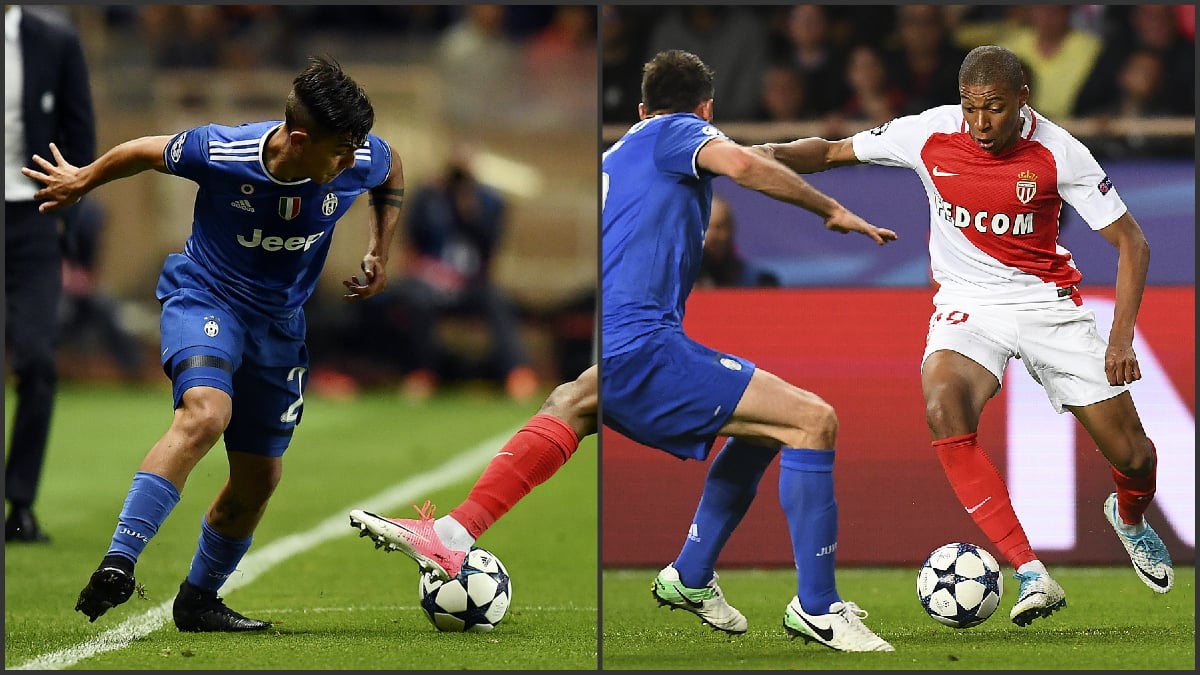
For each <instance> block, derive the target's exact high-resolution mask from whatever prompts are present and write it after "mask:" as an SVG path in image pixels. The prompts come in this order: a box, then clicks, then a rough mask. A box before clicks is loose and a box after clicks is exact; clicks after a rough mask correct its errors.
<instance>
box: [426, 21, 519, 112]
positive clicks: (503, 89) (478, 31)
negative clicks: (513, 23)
mask: <svg viewBox="0 0 1200 675" xmlns="http://www.w3.org/2000/svg"><path fill="white" fill-rule="evenodd" d="M506 10H507V7H505V6H504V5H468V6H467V7H465V8H464V12H465V13H464V14H463V16H462V18H460V19H459V20H458V21H457V22H455V23H454V24H452V25H451V26H450V27H448V28H447V29H446V30H445V31H444V32H443V33H442V35H441V37H440V39H439V40H438V43H437V46H436V47H435V50H434V60H435V65H436V67H437V69H438V71H439V75H440V76H441V78H442V81H443V82H452V83H454V86H452V87H445V88H443V89H442V91H441V96H442V103H443V107H444V111H445V115H446V118H447V119H448V120H450V121H452V122H456V123H468V124H469V123H476V122H480V121H482V120H484V119H491V120H493V122H496V123H503V122H508V121H511V120H514V119H516V118H517V117H518V116H519V115H520V114H522V111H523V108H524V106H523V105H522V102H523V99H524V89H523V87H522V86H520V83H521V78H520V77H519V75H520V72H521V53H520V46H519V45H518V43H517V42H516V41H515V40H514V39H513V38H512V37H511V36H509V34H508V33H507V32H506V31H505V27H504V18H505V13H506Z"/></svg>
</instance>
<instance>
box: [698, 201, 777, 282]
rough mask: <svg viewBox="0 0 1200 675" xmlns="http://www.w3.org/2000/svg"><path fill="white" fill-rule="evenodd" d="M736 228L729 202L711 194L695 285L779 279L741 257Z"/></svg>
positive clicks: (773, 280) (775, 280) (774, 280)
mask: <svg viewBox="0 0 1200 675" xmlns="http://www.w3.org/2000/svg"><path fill="white" fill-rule="evenodd" d="M736 228H737V220H736V219H735V218H734V217H733V209H732V208H731V207H730V205H729V202H728V201H726V200H725V199H724V198H722V197H720V196H718V195H715V194H714V195H713V197H712V211H710V212H709V214H708V231H707V232H705V234H704V255H703V257H701V259H700V276H699V277H698V278H697V279H696V285H695V288H721V287H728V286H778V285H779V279H778V278H776V277H775V276H774V275H773V274H771V273H770V272H766V271H764V270H759V269H758V268H756V267H755V266H754V265H752V264H749V263H748V262H747V261H746V260H745V259H744V258H742V254H741V253H739V252H738V249H737V242H736V241H735V240H734V234H735V232H736Z"/></svg>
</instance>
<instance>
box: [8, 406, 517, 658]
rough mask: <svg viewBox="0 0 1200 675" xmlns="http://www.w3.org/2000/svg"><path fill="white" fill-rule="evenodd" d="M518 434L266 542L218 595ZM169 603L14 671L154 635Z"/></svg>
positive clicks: (435, 484)
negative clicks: (360, 512) (355, 513)
mask: <svg viewBox="0 0 1200 675" xmlns="http://www.w3.org/2000/svg"><path fill="white" fill-rule="evenodd" d="M517 430H518V429H513V430H511V431H508V432H506V433H503V434H499V435H497V436H494V437H492V438H489V439H488V440H486V441H483V442H482V443H480V444H478V445H476V446H474V447H472V448H470V449H468V450H465V451H464V452H462V453H460V454H458V455H455V456H454V458H453V459H451V460H450V461H448V462H446V463H445V464H442V465H441V466H439V467H438V468H436V469H434V470H432V471H429V472H427V473H423V474H420V475H417V476H414V477H412V478H410V479H408V480H406V481H404V482H403V483H400V484H398V485H395V486H393V487H391V488H388V489H387V490H384V491H383V492H380V493H379V494H377V495H375V496H373V497H367V498H366V499H362V500H359V502H358V503H356V504H354V505H352V506H347V507H345V508H343V509H341V510H339V511H338V512H337V514H336V515H332V516H330V517H328V518H326V519H325V520H323V521H321V522H320V523H318V524H317V525H316V526H315V527H313V528H312V529H310V530H308V531H307V532H298V533H296V534H291V535H288V536H286V537H283V538H282V539H278V540H276V541H273V542H271V543H270V544H268V545H266V546H265V547H263V548H262V549H260V550H258V551H253V552H251V553H249V554H248V555H247V556H246V557H245V558H243V559H242V562H241V564H240V565H238V569H237V572H235V573H234V575H233V576H231V577H229V580H228V581H226V582H225V585H224V586H222V587H221V594H222V595H226V594H228V593H229V592H230V591H233V590H236V589H238V588H241V587H242V586H246V585H248V584H251V583H253V582H254V580H255V579H257V578H258V577H259V575H261V574H263V573H264V572H266V571H268V570H270V569H271V568H272V567H275V566H276V565H278V564H279V563H281V562H283V561H285V560H287V559H289V558H291V557H293V556H295V555H299V554H300V553H304V552H305V551H308V550H309V549H312V548H315V547H316V546H319V545H321V544H323V543H325V542H327V541H329V540H330V539H334V538H336V537H341V536H345V535H349V534H353V533H354V530H353V529H351V527H350V520H349V517H348V516H347V514H348V513H349V512H350V510H351V509H355V508H361V507H362V506H363V505H369V506H370V508H372V509H378V510H380V511H387V510H390V509H394V508H397V507H400V506H407V505H408V504H409V503H410V502H412V501H413V500H414V499H417V498H420V497H423V496H424V495H426V494H428V493H430V492H433V491H436V490H439V489H441V488H443V487H446V486H447V485H450V484H452V483H455V482H457V481H460V480H462V479H464V478H472V477H474V476H475V475H477V474H478V473H479V471H480V469H481V468H482V467H483V466H484V465H485V464H487V462H488V461H489V460H491V458H492V456H494V455H495V454H496V450H497V449H499V448H500V447H501V446H502V445H503V444H504V443H505V442H506V441H507V440H508V439H509V438H511V437H512V435H513V434H515V433H516V432H517ZM174 600H175V599H174V598H172V599H171V600H168V601H167V602H164V603H162V604H161V605H158V606H157V607H154V608H152V609H150V610H148V611H146V612H145V613H143V614H141V615H139V616H135V617H132V618H130V619H126V620H125V621H124V622H123V623H121V624H120V625H118V626H117V627H115V628H112V629H110V630H107V631H104V632H103V633H101V634H100V635H97V636H96V637H94V638H92V639H90V640H88V641H86V642H83V643H80V644H78V645H75V646H74V647H67V648H66V649H60V650H58V651H55V652H50V653H49V654H43V655H42V656H38V657H35V658H33V659H31V660H29V661H27V662H25V663H23V664H21V665H19V666H16V667H14V668H13V670H61V669H63V668H69V667H71V666H73V665H75V664H76V663H79V662H80V661H82V660H84V659H88V658H91V657H93V656H96V655H97V654H103V653H104V652H111V651H115V650H117V649H122V648H124V647H126V646H128V645H129V644H130V643H131V642H133V641H134V640H138V639H141V638H143V637H145V636H146V635H148V634H150V633H151V632H153V631H155V630H157V629H158V628H159V627H160V626H162V625H163V624H164V623H166V622H167V620H168V619H169V618H170V617H171V604H172V603H173V602H174Z"/></svg>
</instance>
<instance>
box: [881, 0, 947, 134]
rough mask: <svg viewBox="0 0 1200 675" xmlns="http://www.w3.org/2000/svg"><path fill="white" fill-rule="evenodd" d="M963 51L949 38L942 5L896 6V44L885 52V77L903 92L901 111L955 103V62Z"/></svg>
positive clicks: (907, 111)
mask: <svg viewBox="0 0 1200 675" xmlns="http://www.w3.org/2000/svg"><path fill="white" fill-rule="evenodd" d="M965 56H966V52H965V51H963V50H962V49H959V48H958V47H956V46H955V45H954V44H953V42H951V40H950V34H949V32H948V30H947V26H946V17H945V8H943V7H942V6H941V5H900V6H898V7H897V8H896V31H895V44H894V45H893V46H891V47H890V48H888V49H887V51H886V52H885V58H884V63H886V64H887V68H888V81H889V82H891V83H892V84H894V85H896V86H897V87H898V88H899V89H900V90H901V91H903V92H904V93H905V100H904V105H903V106H902V107H901V109H900V114H901V115H912V114H915V113H919V112H921V111H923V110H927V109H929V108H932V107H934V106H937V105H946V104H951V103H956V102H957V99H956V98H954V92H955V91H956V90H957V89H958V65H959V64H960V63H962V60H963V57H965Z"/></svg>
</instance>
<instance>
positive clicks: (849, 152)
mask: <svg viewBox="0 0 1200 675" xmlns="http://www.w3.org/2000/svg"><path fill="white" fill-rule="evenodd" d="M752 147H753V148H754V150H756V151H757V152H759V153H761V154H762V155H764V156H767V157H772V158H774V159H775V160H777V161H779V162H780V163H782V164H783V165H784V166H786V167H787V168H789V169H791V170H792V171H795V172H796V173H818V172H821V171H825V170H826V169H833V168H835V167H839V166H851V165H854V164H862V162H860V161H859V159H858V156H857V155H855V154H854V143H853V141H851V140H850V139H849V138H843V139H842V140H840V141H828V140H825V139H824V138H799V139H796V140H794V141H791V142H789V143H763V144H761V145H755V146H752Z"/></svg>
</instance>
